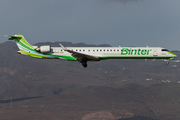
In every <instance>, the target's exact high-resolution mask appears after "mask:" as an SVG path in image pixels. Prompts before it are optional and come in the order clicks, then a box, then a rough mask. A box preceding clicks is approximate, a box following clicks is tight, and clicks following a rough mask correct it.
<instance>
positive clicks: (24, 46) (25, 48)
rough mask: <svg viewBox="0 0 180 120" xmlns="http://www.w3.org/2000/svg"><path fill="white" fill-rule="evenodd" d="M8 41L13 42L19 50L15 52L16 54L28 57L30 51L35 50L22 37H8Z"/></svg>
mask: <svg viewBox="0 0 180 120" xmlns="http://www.w3.org/2000/svg"><path fill="white" fill-rule="evenodd" d="M9 40H14V41H15V43H16V44H17V46H18V48H19V50H20V51H17V52H18V53H21V54H26V55H28V53H30V52H31V51H35V48H34V47H33V46H32V45H30V44H29V43H28V42H27V41H26V40H25V38H24V36H23V35H11V36H9Z"/></svg>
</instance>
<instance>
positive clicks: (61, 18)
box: [0, 0, 180, 50]
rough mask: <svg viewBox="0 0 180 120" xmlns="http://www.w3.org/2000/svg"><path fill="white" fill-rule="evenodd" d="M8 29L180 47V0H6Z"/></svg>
mask: <svg viewBox="0 0 180 120" xmlns="http://www.w3.org/2000/svg"><path fill="white" fill-rule="evenodd" d="M0 3H1V4H0V43H3V42H5V41H7V38H6V37H4V36H3V35H14V34H22V35H24V37H25V38H26V40H28V42H29V43H30V44H35V43H38V42H47V41H49V42H54V41H60V42H62V41H66V42H72V43H80V42H83V43H86V44H95V45H99V44H110V45H111V46H114V47H116V46H122V47H128V46H139V47H144V46H149V47H164V48H167V49H169V50H180V13H179V12H180V7H179V6H180V0H0Z"/></svg>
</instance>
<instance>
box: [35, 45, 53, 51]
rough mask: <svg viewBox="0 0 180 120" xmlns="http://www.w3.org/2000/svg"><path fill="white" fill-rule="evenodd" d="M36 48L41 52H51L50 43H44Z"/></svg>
mask: <svg viewBox="0 0 180 120" xmlns="http://www.w3.org/2000/svg"><path fill="white" fill-rule="evenodd" d="M35 50H36V51H37V52H41V53H49V52H51V47H50V46H49V45H44V46H40V47H39V48H36V49H35Z"/></svg>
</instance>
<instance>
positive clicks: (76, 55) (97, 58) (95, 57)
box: [59, 44, 100, 61]
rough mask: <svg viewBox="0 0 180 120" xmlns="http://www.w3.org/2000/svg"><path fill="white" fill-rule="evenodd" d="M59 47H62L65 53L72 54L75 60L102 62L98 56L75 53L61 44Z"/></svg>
mask: <svg viewBox="0 0 180 120" xmlns="http://www.w3.org/2000/svg"><path fill="white" fill-rule="evenodd" d="M59 45H60V46H61V47H62V49H63V50H64V51H67V52H69V53H71V55H72V56H73V57H75V58H88V59H91V60H96V61H99V60H100V59H99V57H98V56H92V55H88V54H84V53H79V52H75V51H73V50H69V49H67V48H66V47H64V46H63V45H62V44H59Z"/></svg>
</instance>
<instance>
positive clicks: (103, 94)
mask: <svg viewBox="0 0 180 120" xmlns="http://www.w3.org/2000/svg"><path fill="white" fill-rule="evenodd" d="M43 44H48V45H51V46H58V42H55V43H50V42H49V43H37V44H36V45H43ZM62 44H63V45H64V46H95V45H86V44H83V43H78V44H72V43H68V42H64V43H62ZM99 46H109V45H105V44H104V45H99ZM17 50H18V48H17V46H16V44H15V43H14V42H5V43H2V44H0V54H1V56H0V119H3V120H25V119H26V120H32V119H33V120H40V119H42V120H94V119H96V120H179V119H180V115H179V112H180V84H179V83H178V82H179V81H180V79H179V78H180V74H179V73H180V67H179V65H180V63H179V62H173V61H172V62H170V64H169V65H166V63H165V62H164V61H162V60H155V61H153V60H147V61H145V60H104V61H100V62H88V67H87V68H83V67H82V66H81V64H79V63H78V62H71V61H64V60H46V59H36V58H32V57H29V56H23V55H20V54H17V53H16V51H17ZM174 53H175V54H177V55H179V56H180V52H179V51H174ZM176 59H180V58H179V57H178V58H176Z"/></svg>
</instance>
